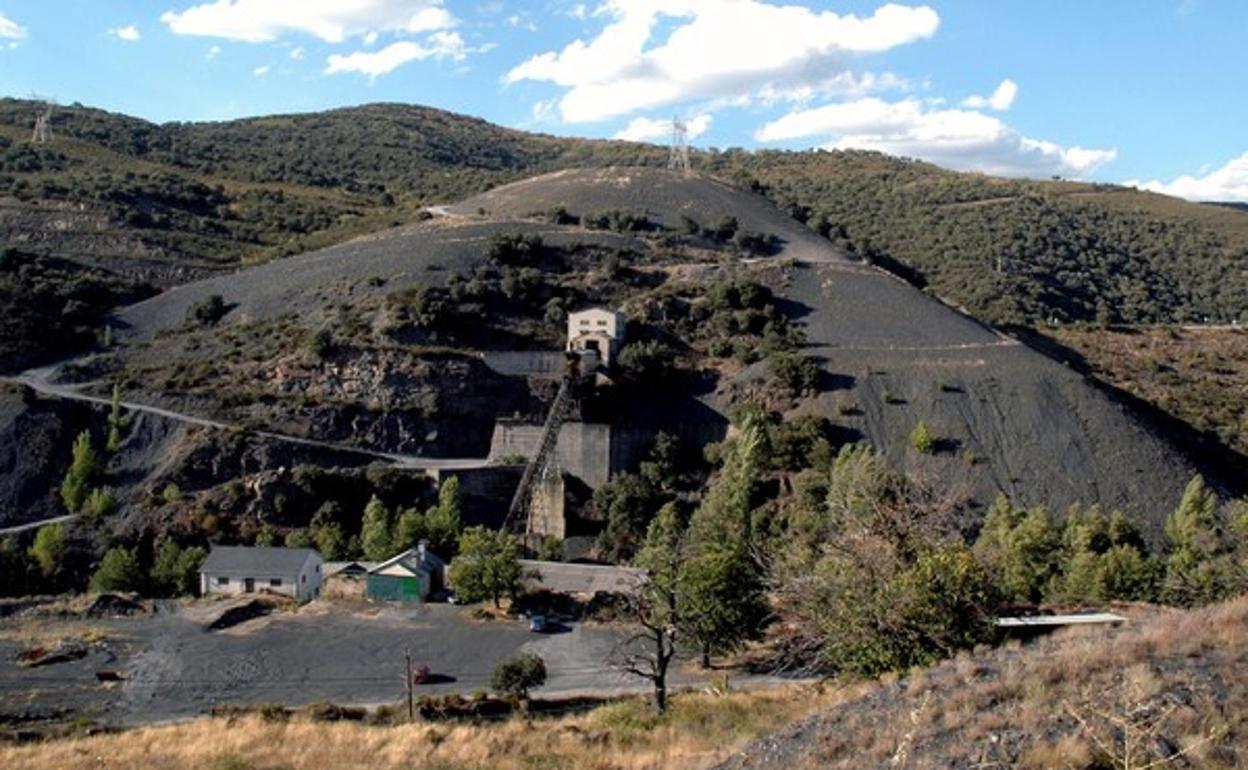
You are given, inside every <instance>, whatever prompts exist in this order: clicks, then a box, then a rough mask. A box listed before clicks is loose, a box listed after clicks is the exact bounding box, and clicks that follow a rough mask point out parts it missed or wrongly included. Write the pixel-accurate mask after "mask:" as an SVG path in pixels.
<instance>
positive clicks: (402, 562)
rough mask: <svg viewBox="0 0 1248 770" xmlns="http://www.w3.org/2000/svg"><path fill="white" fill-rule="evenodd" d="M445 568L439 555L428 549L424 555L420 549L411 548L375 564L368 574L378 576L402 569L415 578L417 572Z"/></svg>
mask: <svg viewBox="0 0 1248 770" xmlns="http://www.w3.org/2000/svg"><path fill="white" fill-rule="evenodd" d="M443 566H444V565H443V562H442V560H441V559H439V558H438V556H437V554H434V553H433V552H431V551H429V550H428V549H425V550H424V551H423V553H422V551H421V550H420V549H419V548H409V549H407V550H406V551H404V552H403V553H400V554H396V555H394V556H391V557H390V558H389V559H386V560H385V561H383V562H381V563H379V564H375V565H374V566H373V567H371V568H370V569H369V570H368V573H369V574H370V575H376V574H377V573H379V572H384V571H385V570H387V569H389V568H391V567H402V568H403V569H405V570H407V571H408V572H409V573H411V575H412V576H413V577H415V576H416V573H417V572H434V571H435V570H438V569H440V568H442V567H443Z"/></svg>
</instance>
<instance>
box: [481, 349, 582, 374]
mask: <svg viewBox="0 0 1248 770" xmlns="http://www.w3.org/2000/svg"><path fill="white" fill-rule="evenodd" d="M481 360H482V361H483V362H485V365H486V366H488V367H490V368H491V369H493V370H494V371H496V372H498V373H499V374H506V375H509V376H512V377H522V376H530V377H537V376H549V377H562V376H563V375H564V373H565V372H567V370H568V361H567V356H566V355H565V354H564V353H562V352H551V351H545V350H511V351H503V352H492V353H482V354H481Z"/></svg>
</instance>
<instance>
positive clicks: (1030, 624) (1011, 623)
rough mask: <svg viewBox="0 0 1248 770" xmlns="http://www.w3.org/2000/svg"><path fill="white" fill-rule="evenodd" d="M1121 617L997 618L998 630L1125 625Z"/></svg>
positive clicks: (1090, 614) (1094, 614)
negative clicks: (1109, 624) (1104, 624)
mask: <svg viewBox="0 0 1248 770" xmlns="http://www.w3.org/2000/svg"><path fill="white" fill-rule="evenodd" d="M1125 621H1126V618H1124V617H1123V616H1121V615H1115V614H1114V613H1112V612H1084V613H1079V614H1076V615H1031V616H1025V617H1013V618H997V621H996V623H997V627H998V628H1050V627H1056V626H1083V625H1097V624H1101V623H1111V624H1112V623H1123V622H1125Z"/></svg>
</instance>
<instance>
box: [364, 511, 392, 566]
mask: <svg viewBox="0 0 1248 770" xmlns="http://www.w3.org/2000/svg"><path fill="white" fill-rule="evenodd" d="M393 527H394V517H393V514H392V513H391V512H390V509H389V508H387V507H386V504H385V503H383V502H382V501H381V499H380V498H378V497H377V495H373V496H372V498H371V499H370V500H369V501H368V505H366V506H365V507H364V521H363V523H362V524H361V525H360V547H361V548H363V549H364V558H365V559H369V560H371V561H383V560H385V559H388V558H390V557H391V556H393V555H394V549H393V547H392V546H393V542H392V541H393V538H392V536H391V530H392V529H393Z"/></svg>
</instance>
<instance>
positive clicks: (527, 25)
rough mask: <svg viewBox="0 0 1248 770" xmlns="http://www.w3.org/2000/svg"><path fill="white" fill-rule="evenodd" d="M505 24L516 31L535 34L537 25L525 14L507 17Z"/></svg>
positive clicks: (514, 14)
mask: <svg viewBox="0 0 1248 770" xmlns="http://www.w3.org/2000/svg"><path fill="white" fill-rule="evenodd" d="M507 23H508V24H510V25H511V26H513V27H516V28H518V29H525V30H528V31H529V32H536V31H537V25H536V24H534V23H533V20H532V19H530V18H529V15H528V14H527V13H513V14H512V15H510V16H508V17H507Z"/></svg>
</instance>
